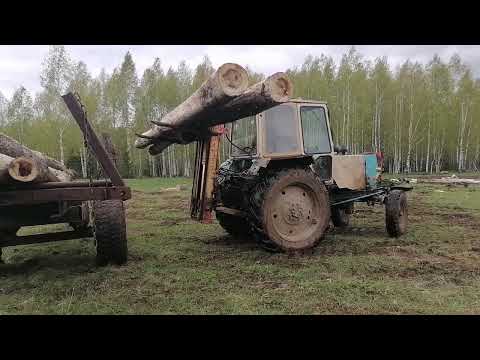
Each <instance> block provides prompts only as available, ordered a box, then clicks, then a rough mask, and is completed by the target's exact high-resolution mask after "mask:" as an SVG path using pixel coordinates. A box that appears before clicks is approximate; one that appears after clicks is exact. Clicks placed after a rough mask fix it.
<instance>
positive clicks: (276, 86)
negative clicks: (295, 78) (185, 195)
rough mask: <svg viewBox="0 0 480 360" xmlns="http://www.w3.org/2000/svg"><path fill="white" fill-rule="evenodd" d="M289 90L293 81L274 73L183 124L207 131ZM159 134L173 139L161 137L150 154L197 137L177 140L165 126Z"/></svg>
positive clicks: (275, 101) (284, 98) (271, 102)
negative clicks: (198, 118) (195, 121)
mask: <svg viewBox="0 0 480 360" xmlns="http://www.w3.org/2000/svg"><path fill="white" fill-rule="evenodd" d="M292 93H293V85H292V83H291V81H290V80H289V79H288V77H287V76H286V74H284V73H275V74H273V75H271V76H269V77H268V78H266V79H265V80H264V81H261V82H259V83H257V84H255V85H253V86H251V87H249V88H248V89H247V90H246V91H245V92H243V93H242V94H240V95H238V96H236V97H235V98H232V99H231V100H230V101H228V102H226V103H224V104H220V105H218V106H216V107H212V108H211V109H209V111H208V112H206V113H205V114H204V116H205V118H204V119H202V120H203V121H202V122H201V123H200V122H199V123H197V124H192V125H191V128H190V129H186V128H184V129H185V132H188V131H189V130H194V131H195V132H196V133H197V134H198V133H200V134H201V133H202V132H203V133H206V130H207V129H208V127H212V126H215V125H220V124H226V123H230V122H233V121H236V120H239V119H242V118H245V117H248V116H254V115H256V114H259V113H261V112H262V111H265V110H268V109H270V108H272V107H274V106H276V105H278V104H281V103H285V102H287V101H289V100H290V97H291V95H292ZM162 122H163V121H162ZM158 136H160V137H161V136H165V137H170V138H172V140H164V139H162V140H159V141H157V142H155V143H154V144H153V145H152V146H151V147H150V148H149V153H150V154H151V155H158V154H159V153H161V152H162V151H163V150H165V149H166V148H167V147H168V146H169V145H170V144H172V143H175V142H181V143H184V144H186V143H189V142H192V141H194V140H197V138H196V137H195V136H184V137H183V138H182V139H178V140H176V139H175V131H174V130H173V129H168V128H164V131H163V132H162V131H160V132H159V135H158Z"/></svg>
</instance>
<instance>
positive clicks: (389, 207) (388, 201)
mask: <svg viewBox="0 0 480 360" xmlns="http://www.w3.org/2000/svg"><path fill="white" fill-rule="evenodd" d="M407 205H408V204H407V194H406V193H405V191H402V190H392V191H391V192H390V193H389V194H388V195H387V197H386V198H385V225H386V229H387V233H388V235H390V237H399V236H401V235H403V234H404V233H405V231H406V230H407V224H408V206H407Z"/></svg>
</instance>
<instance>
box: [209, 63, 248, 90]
mask: <svg viewBox="0 0 480 360" xmlns="http://www.w3.org/2000/svg"><path fill="white" fill-rule="evenodd" d="M216 73H217V76H218V80H219V82H220V86H221V88H222V90H223V91H224V93H225V94H226V95H228V96H238V95H240V94H241V93H243V92H244V91H245V90H246V89H247V87H248V73H247V71H246V70H245V69H244V68H243V67H241V66H240V65H238V64H233V63H226V64H223V65H222V66H220V67H219V68H218V70H217V72H216Z"/></svg>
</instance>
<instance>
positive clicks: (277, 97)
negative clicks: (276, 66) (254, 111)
mask: <svg viewBox="0 0 480 360" xmlns="http://www.w3.org/2000/svg"><path fill="white" fill-rule="evenodd" d="M265 87H266V89H265V90H266V92H267V93H269V94H270V96H271V98H272V100H274V101H276V102H279V103H283V102H287V101H289V100H290V97H291V96H292V94H293V84H292V82H291V81H290V79H289V78H288V77H287V75H286V74H285V73H282V72H278V73H275V74H273V75H272V76H269V77H268V78H267V79H266V80H265Z"/></svg>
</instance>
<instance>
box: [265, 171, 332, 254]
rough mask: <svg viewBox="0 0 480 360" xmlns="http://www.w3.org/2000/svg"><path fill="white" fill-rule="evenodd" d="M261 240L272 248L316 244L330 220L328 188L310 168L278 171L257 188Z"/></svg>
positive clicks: (303, 247)
mask: <svg viewBox="0 0 480 360" xmlns="http://www.w3.org/2000/svg"><path fill="white" fill-rule="evenodd" d="M256 196H257V198H258V196H260V201H257V203H258V204H259V207H258V209H257V211H258V212H257V213H258V214H259V215H260V216H259V219H260V222H261V223H260V224H259V226H257V228H260V230H261V232H260V233H259V234H257V237H258V238H259V240H261V243H262V244H263V245H264V246H265V247H266V248H267V249H269V250H275V251H300V250H306V249H309V248H312V247H314V246H315V245H316V244H317V243H318V242H319V241H320V239H321V238H322V236H323V234H324V232H325V230H326V229H327V227H328V224H329V221H330V203H329V197H328V192H327V189H326V188H325V185H324V184H323V183H322V182H321V181H320V180H319V179H318V177H317V176H316V175H315V174H314V173H313V172H312V171H309V170H304V169H288V170H282V171H280V172H277V173H275V174H273V175H271V176H269V177H268V178H266V179H265V181H264V182H263V183H262V184H261V185H260V186H259V188H258V189H257V195H256Z"/></svg>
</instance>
